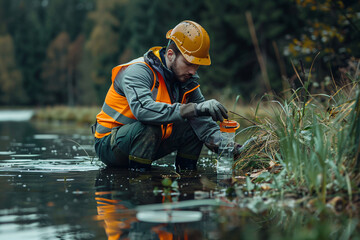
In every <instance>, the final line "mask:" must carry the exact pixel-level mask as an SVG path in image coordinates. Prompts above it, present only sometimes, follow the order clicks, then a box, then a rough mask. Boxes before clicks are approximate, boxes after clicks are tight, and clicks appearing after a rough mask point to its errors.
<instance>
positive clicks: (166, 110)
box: [114, 63, 184, 125]
mask: <svg viewBox="0 0 360 240" xmlns="http://www.w3.org/2000/svg"><path fill="white" fill-rule="evenodd" d="M153 84H154V77H153V72H152V71H151V70H150V69H149V67H148V66H146V65H145V64H143V63H136V64H133V65H130V66H129V67H127V68H126V69H125V70H124V71H123V72H121V73H119V74H118V76H116V78H115V82H114V87H115V90H116V91H117V92H118V93H119V94H120V95H123V96H125V97H126V99H127V101H128V103H129V106H130V109H131V111H132V113H133V114H134V116H135V117H136V118H137V119H138V120H139V121H140V122H144V123H148V124H155V125H160V124H166V123H171V122H179V121H184V119H183V118H182V117H181V116H180V103H175V104H171V105H170V104H167V103H161V102H155V101H154V99H153V97H152V92H151V88H152V86H153Z"/></svg>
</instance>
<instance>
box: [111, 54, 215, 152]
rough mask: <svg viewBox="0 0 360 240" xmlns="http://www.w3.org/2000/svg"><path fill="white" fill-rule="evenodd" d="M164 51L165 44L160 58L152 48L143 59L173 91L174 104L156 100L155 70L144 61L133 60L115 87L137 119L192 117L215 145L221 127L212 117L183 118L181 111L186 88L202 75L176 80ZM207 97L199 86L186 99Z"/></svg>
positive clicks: (201, 133) (194, 124)
mask: <svg viewBox="0 0 360 240" xmlns="http://www.w3.org/2000/svg"><path fill="white" fill-rule="evenodd" d="M164 53H165V48H162V49H161V50H160V56H161V58H158V57H157V56H156V55H155V54H154V53H153V51H152V49H150V50H149V51H148V52H147V53H145V55H144V58H143V60H144V61H145V62H146V63H147V64H149V65H150V66H151V67H152V68H153V69H154V70H155V71H157V72H159V73H160V74H161V75H162V76H163V78H164V81H165V84H166V87H167V90H168V92H169V95H170V99H171V103H172V104H171V105H169V104H166V103H161V102H155V101H154V99H153V96H152V92H151V88H152V86H153V85H154V76H153V72H152V71H151V69H149V67H148V66H147V65H145V64H142V63H135V64H132V65H130V66H129V67H127V68H126V69H125V70H124V71H122V72H120V73H119V74H118V75H117V76H116V78H115V81H114V88H115V91H116V92H117V93H118V94H120V95H122V96H125V97H126V99H127V101H128V103H129V106H130V109H131V111H132V113H133V114H134V116H135V117H136V119H137V120H138V121H140V122H143V123H148V124H153V125H161V124H167V123H174V124H176V123H181V122H184V121H189V123H190V125H191V126H192V128H193V130H194V132H195V133H196V135H197V136H198V138H199V139H200V140H201V141H202V142H204V143H205V144H206V146H208V147H209V148H210V149H212V150H214V149H216V148H217V146H218V144H219V141H220V128H219V126H218V124H217V123H216V122H214V121H213V120H212V119H211V117H196V118H192V119H184V118H182V117H181V115H180V106H181V105H182V104H181V103H180V102H181V99H182V97H183V95H184V93H185V92H187V91H189V90H190V89H193V88H196V87H197V86H198V85H199V84H198V82H197V81H198V80H199V76H198V75H197V74H195V75H194V76H193V77H192V78H191V79H189V80H188V81H187V82H185V83H181V82H179V81H177V80H176V79H175V78H174V77H173V73H172V71H171V70H169V69H168V68H167V67H166V66H165V64H164V62H165V60H164ZM204 101H205V98H204V96H203V95H202V93H201V91H200V88H196V89H195V90H194V91H192V92H191V93H189V96H188V99H187V103H190V102H191V103H200V102H204Z"/></svg>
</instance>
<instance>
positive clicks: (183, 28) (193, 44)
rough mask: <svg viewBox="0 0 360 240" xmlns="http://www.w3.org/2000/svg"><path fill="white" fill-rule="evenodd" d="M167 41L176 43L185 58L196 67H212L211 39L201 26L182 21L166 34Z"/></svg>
mask: <svg viewBox="0 0 360 240" xmlns="http://www.w3.org/2000/svg"><path fill="white" fill-rule="evenodd" d="M166 38H167V39H171V40H173V41H174V42H175V44H176V46H177V47H178V49H179V50H180V52H181V53H182V55H183V56H184V58H185V59H186V60H187V61H188V62H190V63H192V64H196V65H210V64H211V60H210V55H209V49H210V38H209V35H208V33H207V32H206V31H205V29H204V28H203V27H202V26H200V24H198V23H196V22H193V21H188V20H186V21H182V22H181V23H179V24H178V25H176V26H175V27H174V28H173V29H170V30H169V31H168V32H167V34H166Z"/></svg>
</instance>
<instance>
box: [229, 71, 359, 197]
mask: <svg viewBox="0 0 360 240" xmlns="http://www.w3.org/2000/svg"><path fill="white" fill-rule="evenodd" d="M312 66H313V65H312ZM312 66H311V68H310V71H309V74H308V79H307V81H306V82H305V83H304V82H303V81H302V79H301V77H300V74H298V73H297V72H296V74H297V75H298V78H299V80H300V81H301V84H302V87H301V88H299V89H296V90H291V91H292V94H291V95H290V97H288V98H286V99H281V98H278V97H277V98H275V97H273V96H272V97H271V98H270V100H269V101H264V100H262V101H261V102H260V103H259V104H258V107H257V109H258V108H259V105H260V104H264V102H265V104H266V105H267V107H266V108H267V109H270V110H269V117H266V118H258V117H256V112H257V109H256V110H255V114H254V120H252V121H253V126H250V127H248V128H246V129H244V130H243V131H250V130H251V131H253V132H252V134H251V137H252V139H254V140H253V141H252V142H251V144H248V146H247V147H246V148H245V149H244V151H243V152H242V154H241V155H240V158H239V159H238V160H237V162H236V165H235V169H238V170H239V169H240V170H242V171H246V170H247V171H250V172H251V170H253V168H250V169H249V168H246V167H248V166H249V162H252V161H253V162H257V163H262V164H260V168H261V169H262V171H263V172H271V171H272V170H273V166H274V165H275V163H278V164H280V165H281V168H282V169H281V173H280V174H267V175H266V177H265V178H264V177H262V179H261V181H262V182H271V184H272V187H273V188H274V189H275V190H276V189H277V190H278V192H279V193H283V192H284V188H286V189H287V190H291V191H293V192H295V193H296V194H298V197H302V196H308V197H310V198H312V199H316V200H317V201H319V202H320V203H326V202H327V201H328V200H329V199H330V198H333V197H334V195H340V196H341V197H344V198H345V197H346V199H347V200H348V201H349V202H350V203H351V202H352V201H353V196H354V194H355V193H356V194H358V185H359V183H360V181H359V180H360V174H359V167H360V145H359V144H360V88H359V64H358V65H357V70H356V71H355V74H354V76H350V75H349V74H348V75H347V80H348V81H347V82H345V83H343V85H342V86H341V87H339V86H337V85H336V84H335V82H334V91H333V93H332V94H323V93H316V94H312V93H310V91H309V86H310V84H311V70H312ZM294 70H295V71H296V69H295V67H294ZM265 98H266V97H264V99H265ZM272 99H275V100H272ZM244 163H247V165H244ZM264 163H268V165H266V164H264ZM269 163H270V166H269ZM244 166H245V167H244ZM258 168H259V165H258ZM277 170H279V168H277ZM277 172H279V171H277ZM249 175H250V174H249ZM259 175H260V174H257V175H256V176H255V177H253V178H252V182H255V181H257V180H256V178H258V177H259ZM250 176H251V175H250ZM261 181H258V182H261Z"/></svg>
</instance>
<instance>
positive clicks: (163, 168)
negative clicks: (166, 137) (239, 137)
mask: <svg viewBox="0 0 360 240" xmlns="http://www.w3.org/2000/svg"><path fill="white" fill-rule="evenodd" d="M0 114H1V113H0ZM10 120H11V119H10ZM174 158H175V155H170V156H168V157H167V158H164V159H161V160H160V161H158V162H156V164H154V165H153V169H152V171H150V172H146V173H139V172H134V171H130V170H127V169H108V168H106V167H105V166H104V165H102V164H101V163H100V162H99V161H98V159H97V158H96V157H95V153H94V150H93V137H92V135H91V134H90V129H89V128H88V127H87V126H79V125H76V124H63V123H51V124H49V123H40V122H31V121H9V119H6V120H4V121H0V189H1V190H2V192H1V195H0V239H139V240H140V239H141V240H143V239H145V240H146V239H214V240H215V239H227V240H230V239H359V235H358V232H359V220H358V216H357V214H355V213H354V215H353V216H348V215H345V216H343V215H341V214H330V215H320V214H317V213H316V212H311V211H303V210H302V209H300V210H296V211H295V210H294V209H292V208H291V207H290V208H289V207H281V208H275V209H274V208H268V206H269V204H273V205H274V202H275V204H277V205H281V206H283V205H284V206H285V205H286V206H290V205H291V204H292V202H294V200H292V201H291V199H288V200H286V201H284V204H283V203H282V202H281V201H279V202H277V200H273V199H269V198H268V199H267V198H261V197H258V196H255V197H252V196H248V197H246V196H243V197H239V196H238V197H237V198H235V196H234V194H229V192H227V195H226V192H225V191H226V188H227V187H228V186H229V185H228V182H226V181H225V180H222V179H221V178H219V176H217V175H216V169H215V161H214V158H215V156H214V155H209V153H208V151H207V150H206V149H204V150H203V152H202V156H201V158H200V162H199V167H198V171H197V172H188V173H182V174H181V175H179V174H178V173H176V172H175V168H174V165H173V161H174ZM240 177H241V176H240ZM164 179H165V180H166V181H165V180H164ZM170 181H171V182H170ZM271 201H272V202H271ZM285 202H286V204H285ZM273 205H272V206H273ZM266 209H268V210H266Z"/></svg>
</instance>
